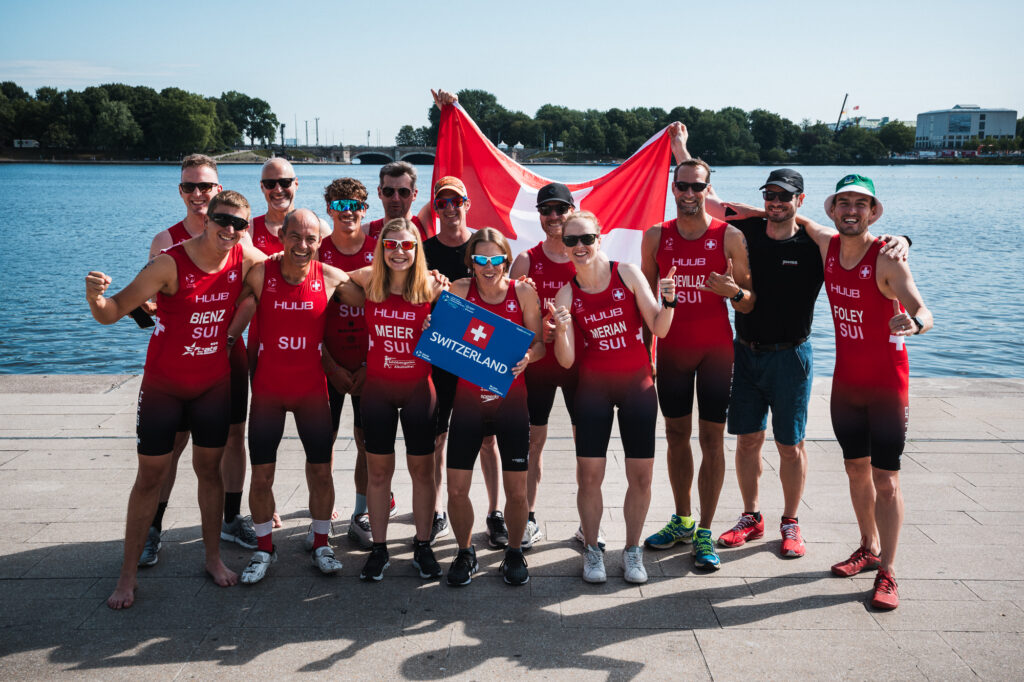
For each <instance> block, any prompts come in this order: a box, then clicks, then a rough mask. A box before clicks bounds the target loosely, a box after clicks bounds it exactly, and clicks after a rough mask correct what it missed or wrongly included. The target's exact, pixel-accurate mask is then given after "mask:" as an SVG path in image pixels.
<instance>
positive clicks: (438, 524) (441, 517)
mask: <svg viewBox="0 0 1024 682" xmlns="http://www.w3.org/2000/svg"><path fill="white" fill-rule="evenodd" d="M445 535H448V512H441V513H440V514H434V524H433V525H432V526H431V527H430V546H431V547H433V546H434V543H435V542H437V539H438V538H440V537H444V536H445Z"/></svg>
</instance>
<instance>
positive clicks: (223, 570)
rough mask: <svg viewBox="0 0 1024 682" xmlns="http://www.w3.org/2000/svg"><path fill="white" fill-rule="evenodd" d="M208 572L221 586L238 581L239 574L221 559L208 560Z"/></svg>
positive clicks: (228, 585) (227, 585) (230, 584)
mask: <svg viewBox="0 0 1024 682" xmlns="http://www.w3.org/2000/svg"><path fill="white" fill-rule="evenodd" d="M206 572H207V573H209V574H210V577H211V578H213V582H215V583H217V584H218V585H220V586H221V587H231V586H232V585H235V584H237V583H238V574H237V573H235V572H234V571H232V570H231V569H230V568H228V567H227V566H225V565H224V562H223V561H221V560H220V559H217V560H215V561H207V562H206Z"/></svg>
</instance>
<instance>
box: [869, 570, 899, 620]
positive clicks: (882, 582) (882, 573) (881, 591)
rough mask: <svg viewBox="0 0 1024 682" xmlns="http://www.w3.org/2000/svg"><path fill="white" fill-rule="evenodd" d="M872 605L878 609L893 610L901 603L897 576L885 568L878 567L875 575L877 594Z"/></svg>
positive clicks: (872, 599) (872, 600)
mask: <svg viewBox="0 0 1024 682" xmlns="http://www.w3.org/2000/svg"><path fill="white" fill-rule="evenodd" d="M871 605H872V606H874V607H875V608H876V609H884V610H886V611H891V610H892V609H894V608H896V607H897V606H899V605H900V593H899V591H898V590H897V589H896V577H895V576H894V575H893V574H892V573H889V572H888V571H886V570H885V569H882V568H880V569H878V575H876V576H875V594H874V596H873V597H871Z"/></svg>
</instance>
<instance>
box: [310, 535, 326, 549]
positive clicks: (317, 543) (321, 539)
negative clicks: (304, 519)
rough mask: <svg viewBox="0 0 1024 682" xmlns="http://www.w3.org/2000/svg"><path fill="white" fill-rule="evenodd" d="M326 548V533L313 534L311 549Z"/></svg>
mask: <svg viewBox="0 0 1024 682" xmlns="http://www.w3.org/2000/svg"><path fill="white" fill-rule="evenodd" d="M326 546H327V533H313V549H317V548H318V547H326Z"/></svg>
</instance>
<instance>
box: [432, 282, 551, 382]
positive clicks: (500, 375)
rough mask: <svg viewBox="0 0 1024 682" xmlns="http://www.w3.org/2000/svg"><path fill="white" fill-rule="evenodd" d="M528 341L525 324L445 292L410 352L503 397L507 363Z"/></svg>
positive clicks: (519, 355)
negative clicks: (509, 319) (427, 327)
mask: <svg viewBox="0 0 1024 682" xmlns="http://www.w3.org/2000/svg"><path fill="white" fill-rule="evenodd" d="M531 343H533V332H531V331H530V330H529V329H526V328H524V327H520V326H519V325H518V324H515V323H513V322H509V321H508V320H506V319H505V318H504V317H502V316H500V315H495V314H494V313H492V312H491V311H490V310H485V309H484V308H481V307H480V306H478V305H476V304H475V303H470V302H469V301H467V300H465V299H463V298H459V297H458V296H454V295H452V294H449V293H448V292H447V291H445V292H443V293H442V294H441V298H439V299H438V300H437V305H436V306H435V307H434V311H433V312H432V313H431V314H430V328H429V329H427V331H425V332H423V334H422V335H421V336H420V341H419V343H418V344H416V350H415V351H414V352H415V354H416V357H418V358H422V359H423V360H426V361H427V362H429V363H430V364H432V365H437V366H438V367H440V368H441V369H446V370H448V371H449V372H451V373H452V374H454V375H456V376H458V377H461V378H463V379H465V380H466V381H468V382H470V383H473V384H476V385H477V386H479V387H480V388H483V389H485V390H488V391H491V392H492V393H497V394H498V395H500V396H504V395H505V393H507V392H508V387H509V386H511V385H512V379H513V378H514V377H513V376H512V368H513V367H514V366H515V364H516V363H517V362H519V361H520V360H522V359H523V356H525V355H526V351H527V350H528V349H529V348H530V344H531Z"/></svg>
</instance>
